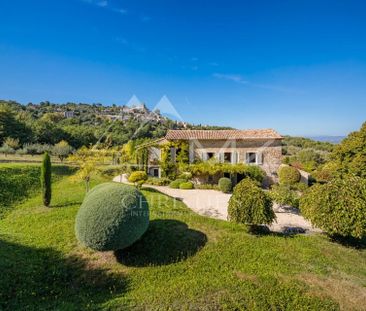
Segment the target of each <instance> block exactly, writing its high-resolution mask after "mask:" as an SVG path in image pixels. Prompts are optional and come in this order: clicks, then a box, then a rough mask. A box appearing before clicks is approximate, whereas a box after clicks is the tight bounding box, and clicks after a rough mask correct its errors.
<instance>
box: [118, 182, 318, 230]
mask: <svg viewBox="0 0 366 311" xmlns="http://www.w3.org/2000/svg"><path fill="white" fill-rule="evenodd" d="M113 181H116V182H127V180H126V179H125V178H124V176H122V178H121V176H117V177H115V178H114V179H113ZM147 186H148V187H149V188H153V189H156V190H158V191H160V192H161V193H164V194H166V195H168V196H170V197H173V198H176V199H179V200H181V201H183V203H184V204H186V205H187V206H188V207H189V208H190V209H191V210H193V211H194V212H196V213H198V214H200V215H203V216H207V217H212V218H217V219H223V220H227V206H228V202H229V199H230V196H231V194H226V193H222V192H220V191H217V190H201V189H192V190H180V189H171V188H169V187H165V186H164V187H163V186H152V185H147ZM274 211H275V213H276V217H277V219H276V221H275V222H274V223H273V224H272V225H271V226H270V229H271V231H275V232H289V231H293V232H302V233H313V232H321V230H319V229H317V228H314V227H312V225H311V224H310V222H308V221H307V220H305V219H304V217H302V216H301V215H299V213H298V211H297V210H296V209H293V208H291V207H280V206H278V205H277V204H275V205H274Z"/></svg>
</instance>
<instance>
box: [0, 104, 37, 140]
mask: <svg viewBox="0 0 366 311" xmlns="http://www.w3.org/2000/svg"><path fill="white" fill-rule="evenodd" d="M31 136H32V133H31V130H30V129H29V128H28V127H27V126H26V125H25V123H23V122H21V121H19V120H17V118H16V114H15V112H14V111H13V109H11V108H10V106H9V105H6V104H0V143H3V142H4V139H5V138H6V137H12V138H17V139H19V140H20V141H21V142H22V143H23V142H26V141H27V140H30V139H31Z"/></svg>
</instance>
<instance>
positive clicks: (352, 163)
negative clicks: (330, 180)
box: [330, 122, 366, 178]
mask: <svg viewBox="0 0 366 311" xmlns="http://www.w3.org/2000/svg"><path fill="white" fill-rule="evenodd" d="M330 158H331V162H333V164H334V165H333V167H334V168H335V171H334V173H335V174H341V175H347V174H354V175H356V176H360V177H363V178H366V169H365V167H366V122H365V123H364V124H363V125H362V127H361V129H360V130H359V131H357V132H353V133H351V134H349V135H348V136H347V137H346V138H345V139H344V140H343V141H342V142H341V143H340V144H339V145H337V147H336V148H335V150H334V151H333V152H332V154H331V156H330Z"/></svg>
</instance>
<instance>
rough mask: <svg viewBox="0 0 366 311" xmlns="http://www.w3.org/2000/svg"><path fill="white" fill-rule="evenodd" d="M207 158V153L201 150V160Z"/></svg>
mask: <svg viewBox="0 0 366 311" xmlns="http://www.w3.org/2000/svg"><path fill="white" fill-rule="evenodd" d="M207 159H208V154H207V152H202V160H203V161H207Z"/></svg>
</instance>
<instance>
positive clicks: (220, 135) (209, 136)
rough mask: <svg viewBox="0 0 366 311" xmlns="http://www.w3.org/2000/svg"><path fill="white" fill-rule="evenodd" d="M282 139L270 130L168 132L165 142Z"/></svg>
mask: <svg viewBox="0 0 366 311" xmlns="http://www.w3.org/2000/svg"><path fill="white" fill-rule="evenodd" d="M282 138H283V137H282V136H281V135H280V134H278V133H277V132H276V131H275V130H272V129H261V130H168V132H167V134H166V136H165V139H167V140H189V139H200V140H227V139H235V140H243V139H282Z"/></svg>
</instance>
